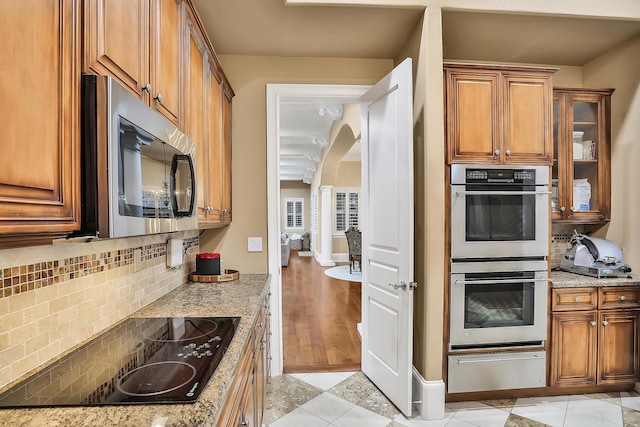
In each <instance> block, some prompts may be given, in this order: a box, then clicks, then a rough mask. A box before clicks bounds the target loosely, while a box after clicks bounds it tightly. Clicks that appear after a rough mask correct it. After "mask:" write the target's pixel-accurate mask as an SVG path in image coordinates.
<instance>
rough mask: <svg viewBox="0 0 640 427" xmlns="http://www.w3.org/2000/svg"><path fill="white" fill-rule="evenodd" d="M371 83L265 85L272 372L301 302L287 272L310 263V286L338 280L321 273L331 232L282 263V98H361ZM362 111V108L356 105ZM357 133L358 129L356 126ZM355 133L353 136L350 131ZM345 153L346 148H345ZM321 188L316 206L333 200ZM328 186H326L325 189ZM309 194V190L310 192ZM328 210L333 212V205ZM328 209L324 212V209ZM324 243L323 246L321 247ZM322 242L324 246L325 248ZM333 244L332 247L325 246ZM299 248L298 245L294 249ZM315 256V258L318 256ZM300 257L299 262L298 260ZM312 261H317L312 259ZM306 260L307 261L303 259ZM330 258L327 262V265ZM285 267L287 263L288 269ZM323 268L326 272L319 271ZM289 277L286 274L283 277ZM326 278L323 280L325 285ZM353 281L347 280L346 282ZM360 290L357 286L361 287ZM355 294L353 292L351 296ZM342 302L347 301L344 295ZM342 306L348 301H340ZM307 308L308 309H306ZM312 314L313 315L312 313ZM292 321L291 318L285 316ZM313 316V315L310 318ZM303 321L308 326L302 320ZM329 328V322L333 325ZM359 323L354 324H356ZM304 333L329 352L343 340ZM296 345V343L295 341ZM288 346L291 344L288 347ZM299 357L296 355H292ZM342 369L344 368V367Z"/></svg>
mask: <svg viewBox="0 0 640 427" xmlns="http://www.w3.org/2000/svg"><path fill="white" fill-rule="evenodd" d="M369 88H370V86H364V85H279V84H276V85H267V196H268V207H267V209H268V237H269V239H268V241H269V272H270V274H271V275H272V278H273V281H274V283H273V285H272V301H273V304H272V328H273V331H274V332H273V336H272V339H273V346H272V349H273V350H272V371H271V374H272V375H280V374H281V373H283V370H284V359H285V356H286V355H285V350H287V348H288V347H289V346H286V347H285V341H286V340H287V339H288V338H289V337H285V336H284V334H283V332H285V330H284V323H285V322H284V320H285V319H284V316H290V317H291V318H292V319H293V324H294V325H295V324H296V321H295V317H296V314H295V312H296V311H299V309H300V307H298V304H299V303H297V302H295V298H294V300H293V301H292V300H291V298H290V297H292V296H294V295H292V294H291V293H288V294H287V295H285V294H284V292H285V289H284V287H283V277H285V275H286V274H289V272H293V270H294V268H295V267H296V266H297V267H298V268H305V267H308V270H309V271H310V273H311V275H310V276H309V278H308V279H303V280H304V281H305V282H306V286H315V289H314V291H321V290H322V288H323V287H324V288H325V289H326V288H327V286H330V285H329V284H327V282H331V280H335V281H336V282H335V283H339V281H338V280H337V279H331V278H330V277H326V279H325V276H324V274H323V269H326V267H328V266H333V265H334V264H333V263H332V262H333V259H332V253H331V247H332V245H331V242H329V243H328V244H327V243H326V239H327V237H326V236H327V233H325V234H324V239H325V241H316V238H317V237H318V236H317V235H316V236H312V237H311V241H312V243H311V249H312V251H313V252H314V256H313V257H297V255H298V254H297V253H295V254H294V255H295V256H296V259H294V258H293V257H291V258H290V259H289V266H290V267H291V268H290V267H289V266H287V267H283V266H282V262H281V260H282V258H281V247H280V245H281V241H282V240H281V232H282V226H281V224H282V223H281V219H282V206H281V185H280V148H281V147H280V138H281V134H280V123H281V115H280V114H281V107H282V105H283V103H285V102H288V103H291V102H296V101H298V102H308V101H310V100H311V101H312V102H317V103H319V104H322V103H324V104H331V105H334V104H359V103H360V99H361V97H362V95H363V94H364V93H365V92H366V91H367V90H368V89H369ZM358 113H359V108H358ZM358 134H359V132H358ZM352 138H353V137H352ZM343 154H344V153H343ZM317 190H318V192H316V193H315V198H316V203H317V205H316V206H318V205H319V206H322V204H323V200H322V198H323V197H324V198H325V200H324V204H325V206H326V204H327V203H328V201H329V200H330V198H329V199H327V194H324V195H323V194H321V192H320V191H319V188H318V189H317ZM324 190H325V192H326V191H327V189H326V188H325V189H324ZM310 197H311V195H310ZM328 212H331V210H329V211H328ZM324 213H325V214H326V212H324ZM322 215H323V212H318V217H317V218H316V220H317V221H318V222H321V221H322ZM318 248H320V252H319V251H318V250H317V249H318ZM322 248H324V249H322ZM328 248H329V250H327V249H328ZM292 252H295V251H292ZM316 259H317V260H316ZM294 263H297V264H294ZM312 263H316V265H313V266H312V265H311V264H312ZM305 264H308V265H305ZM325 264H326V265H325ZM285 269H288V270H286V271H285ZM320 274H322V276H321V275H320ZM285 279H286V278H285ZM295 281H296V282H297V283H299V284H300V286H302V283H303V281H301V279H300V276H298V277H297V278H296V280H295ZM310 281H317V282H319V283H321V284H320V285H318V284H315V285H314V284H313V283H309V282H310ZM322 283H324V285H322ZM348 283H349V282H345V284H348ZM345 284H342V286H340V284H338V286H335V288H340V287H342V288H343V289H342V291H338V289H331V290H332V291H338V292H337V294H338V295H340V294H341V295H342V297H339V298H349V297H348V296H347V295H348V294H349V292H346V293H345V292H344V291H345V289H344V285H345ZM359 285H360V284H353V285H351V284H349V286H351V287H353V286H359ZM358 294H359V292H358ZM316 299H317V298H316ZM351 299H353V296H352V297H351ZM343 302H344V301H343ZM349 303H351V302H349V301H347V304H346V305H347V306H348V305H349ZM285 304H291V307H290V308H291V310H289V311H288V312H287V313H285V311H284V310H285V309H288V308H289V307H287V306H286V305H285ZM310 304H311V305H310V306H309V307H312V308H314V309H320V308H321V309H322V310H324V313H322V314H324V315H327V312H326V310H334V309H337V307H332V304H329V303H323V302H322V301H311V303H310ZM357 305H358V306H359V305H360V301H359V300H358V301H357ZM341 306H342V307H343V309H344V306H345V305H342V304H341ZM306 313H308V310H307V311H306ZM312 317H313V315H312ZM328 318H331V315H328ZM287 321H289V319H287ZM311 322H313V319H312V320H311ZM299 327H301V328H304V326H303V325H300V326H299ZM332 327H333V328H342V327H343V326H342V325H339V324H336V325H334V326H332ZM329 329H331V328H329ZM354 329H355V328H354ZM295 334H296V333H295V332H294V333H292V334H290V335H292V337H291V338H295V337H294V335H295ZM353 334H356V335H352V336H357V331H356V330H354V331H353ZM301 335H304V338H302V339H301V343H300V345H301V346H307V347H308V348H309V349H310V350H313V349H314V348H320V346H322V350H323V351H322V352H323V353H325V354H326V355H327V354H332V353H335V347H336V346H340V345H341V344H340V342H331V338H330V337H329V336H327V335H324V336H317V335H316V336H313V335H312V334H310V333H309V332H308V331H307V332H301ZM292 347H295V345H293V346H292ZM287 351H288V350H287ZM293 360H295V359H293ZM302 365H303V364H300V365H299V366H298V367H297V368H295V369H303V368H304V369H305V370H306V371H307V372H311V371H318V370H319V369H327V366H323V365H322V364H319V365H316V366H317V367H316V369H313V366H311V365H307V366H302ZM343 369H346V367H344V368H343Z"/></svg>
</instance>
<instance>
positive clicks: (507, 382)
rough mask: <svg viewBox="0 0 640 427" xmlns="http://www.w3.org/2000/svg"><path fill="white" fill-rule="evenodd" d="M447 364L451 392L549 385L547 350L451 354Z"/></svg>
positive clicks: (448, 387) (449, 390) (448, 383)
mask: <svg viewBox="0 0 640 427" xmlns="http://www.w3.org/2000/svg"><path fill="white" fill-rule="evenodd" d="M448 362H449V373H448V377H447V391H448V392H449V393H465V392H473V391H486V390H511V389H517V388H535V387H544V386H545V385H546V379H545V378H546V373H547V362H546V353H545V352H544V351H518V352H508V353H507V352H504V353H481V354H464V355H463V354H460V355H458V354H456V355H450V356H449V358H448Z"/></svg>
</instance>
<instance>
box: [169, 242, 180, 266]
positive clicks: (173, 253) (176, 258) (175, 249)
mask: <svg viewBox="0 0 640 427" xmlns="http://www.w3.org/2000/svg"><path fill="white" fill-rule="evenodd" d="M181 266H182V239H169V241H167V267H170V268H178V267H181Z"/></svg>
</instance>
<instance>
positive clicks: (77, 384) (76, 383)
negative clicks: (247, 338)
mask: <svg viewBox="0 0 640 427" xmlns="http://www.w3.org/2000/svg"><path fill="white" fill-rule="evenodd" d="M239 320H240V318H239V317H169V318H129V319H127V320H125V321H124V322H122V323H120V324H119V325H117V326H115V327H114V328H112V329H110V330H108V331H106V332H105V333H104V334H102V335H100V336H99V337H97V338H96V339H94V340H91V341H90V342H89V343H87V344H85V345H84V346H82V347H80V348H78V349H76V350H74V351H72V352H71V353H69V354H68V355H66V356H65V357H63V358H61V359H60V360H58V361H56V362H55V363H53V364H51V365H50V366H48V367H46V368H45V369H43V370H42V371H39V372H38V373H37V374H34V375H32V376H30V377H28V378H26V379H25V380H24V381H21V382H20V383H18V384H16V385H15V386H14V387H11V389H9V390H7V391H6V392H4V393H2V394H0V408H16V407H36V406H94V405H121V404H143V403H191V402H195V401H196V400H197V399H198V396H200V393H201V392H202V390H203V389H204V387H205V385H206V384H207V381H208V380H209V378H211V376H212V375H213V373H214V371H215V370H216V367H217V366H218V364H219V363H220V361H221V360H222V356H223V355H224V353H225V351H226V350H227V348H228V346H229V344H230V343H231V339H232V338H233V335H234V333H235V331H236V328H237V326H238V322H239Z"/></svg>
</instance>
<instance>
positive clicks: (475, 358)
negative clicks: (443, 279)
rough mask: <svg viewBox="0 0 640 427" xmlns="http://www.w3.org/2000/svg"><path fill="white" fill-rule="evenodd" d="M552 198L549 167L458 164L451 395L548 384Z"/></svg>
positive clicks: (453, 183)
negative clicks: (548, 293)
mask: <svg viewBox="0 0 640 427" xmlns="http://www.w3.org/2000/svg"><path fill="white" fill-rule="evenodd" d="M549 196H550V192H549V167H548V166H511V165H509V166H504V165H457V164H456V165H452V166H451V277H450V292H449V295H450V322H449V350H450V353H449V354H450V355H449V360H448V362H449V369H448V371H449V375H448V391H449V393H457V392H470V391H483V390H497V389H512V388H525V387H542V386H544V385H545V383H546V381H545V376H546V375H545V373H546V368H545V366H546V363H545V353H544V351H543V345H544V342H545V340H546V338H547V292H548V268H547V256H548V251H549ZM536 347H538V348H536ZM525 348H526V349H528V350H527V351H524V349H525ZM532 348H534V350H531V349H532ZM474 352H476V353H475V354H474ZM522 372H526V373H527V374H526V375H523V374H522Z"/></svg>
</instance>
